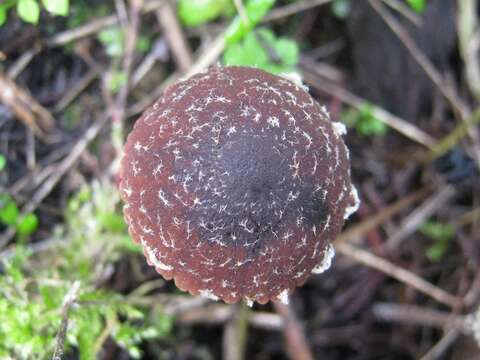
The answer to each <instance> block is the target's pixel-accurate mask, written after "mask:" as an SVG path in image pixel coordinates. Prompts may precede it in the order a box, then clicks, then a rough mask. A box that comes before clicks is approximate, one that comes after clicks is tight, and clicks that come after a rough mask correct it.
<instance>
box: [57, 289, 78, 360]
mask: <svg viewBox="0 0 480 360" xmlns="http://www.w3.org/2000/svg"><path fill="white" fill-rule="evenodd" d="M79 289H80V282H79V281H75V282H74V283H73V285H72V287H71V288H70V290H69V291H68V292H67V294H66V295H65V298H64V299H63V305H62V323H61V325H60V329H59V330H58V333H57V336H56V337H55V350H54V352H53V356H52V360H61V359H62V356H63V349H64V344H65V338H66V336H67V330H68V314H69V312H70V308H71V307H72V305H73V303H74V302H75V300H76V298H77V293H78V290H79Z"/></svg>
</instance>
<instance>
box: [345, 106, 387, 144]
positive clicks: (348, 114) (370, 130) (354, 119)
mask: <svg viewBox="0 0 480 360" xmlns="http://www.w3.org/2000/svg"><path fill="white" fill-rule="evenodd" d="M342 120H343V122H344V123H345V124H346V125H347V126H349V127H353V128H355V130H356V131H357V132H358V133H359V134H360V135H364V136H372V135H377V136H383V135H385V134H386V132H387V129H388V128H387V126H386V125H385V123H383V122H382V121H380V120H379V119H378V118H377V117H376V116H375V107H374V106H373V105H371V104H368V103H365V104H363V105H362V106H361V107H360V108H359V109H349V110H347V111H345V112H343V114H342Z"/></svg>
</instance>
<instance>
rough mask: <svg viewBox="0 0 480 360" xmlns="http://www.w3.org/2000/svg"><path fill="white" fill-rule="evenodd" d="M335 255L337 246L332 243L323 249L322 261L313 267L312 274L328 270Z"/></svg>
mask: <svg viewBox="0 0 480 360" xmlns="http://www.w3.org/2000/svg"><path fill="white" fill-rule="evenodd" d="M334 257H335V248H334V247H333V246H332V244H328V245H327V246H326V247H325V249H324V250H323V259H322V262H321V263H320V264H318V265H317V266H315V267H314V268H313V269H312V274H321V273H323V272H325V271H327V270H328V269H330V266H332V260H333V258H334Z"/></svg>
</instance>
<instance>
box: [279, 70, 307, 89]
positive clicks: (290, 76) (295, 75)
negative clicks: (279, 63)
mask: <svg viewBox="0 0 480 360" xmlns="http://www.w3.org/2000/svg"><path fill="white" fill-rule="evenodd" d="M279 75H280V76H281V77H283V78H285V79H287V80H289V81H291V82H293V83H294V84H295V85H298V86H300V87H301V88H302V89H303V90H305V91H307V92H308V90H309V89H308V86H307V85H305V84H304V83H303V78H302V74H300V73H299V72H296V71H293V72H289V73H281V74H279Z"/></svg>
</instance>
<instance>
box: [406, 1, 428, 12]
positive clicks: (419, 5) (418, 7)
mask: <svg viewBox="0 0 480 360" xmlns="http://www.w3.org/2000/svg"><path fill="white" fill-rule="evenodd" d="M407 3H408V5H410V7H411V8H412V9H413V10H414V11H415V12H417V13H422V12H424V11H425V8H426V7H427V0H407Z"/></svg>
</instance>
